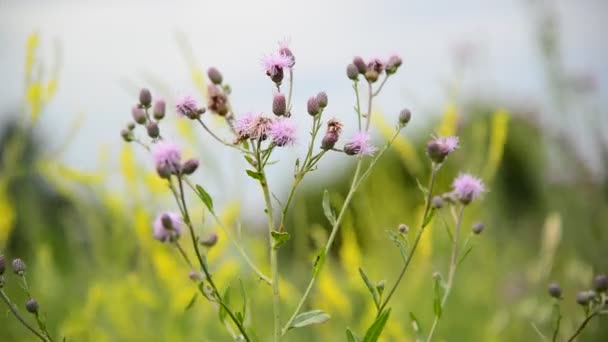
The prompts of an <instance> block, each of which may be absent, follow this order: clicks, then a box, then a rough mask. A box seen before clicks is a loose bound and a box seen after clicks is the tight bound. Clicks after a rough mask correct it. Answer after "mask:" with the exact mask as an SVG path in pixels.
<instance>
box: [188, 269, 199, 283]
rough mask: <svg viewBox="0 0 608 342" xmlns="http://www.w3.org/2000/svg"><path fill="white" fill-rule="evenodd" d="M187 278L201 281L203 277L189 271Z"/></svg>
mask: <svg viewBox="0 0 608 342" xmlns="http://www.w3.org/2000/svg"><path fill="white" fill-rule="evenodd" d="M188 278H190V280H193V281H201V280H203V276H202V275H201V273H200V272H196V271H190V273H188Z"/></svg>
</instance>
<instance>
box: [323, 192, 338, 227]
mask: <svg viewBox="0 0 608 342" xmlns="http://www.w3.org/2000/svg"><path fill="white" fill-rule="evenodd" d="M323 213H325V217H327V220H328V221H329V223H331V224H332V225H335V224H336V215H335V214H334V211H333V210H332V209H331V205H330V204H329V191H327V189H326V190H325V191H323Z"/></svg>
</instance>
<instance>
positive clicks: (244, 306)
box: [239, 279, 247, 321]
mask: <svg viewBox="0 0 608 342" xmlns="http://www.w3.org/2000/svg"><path fill="white" fill-rule="evenodd" d="M239 284H240V285H241V297H242V298H243V306H242V308H241V310H242V311H243V321H244V320H245V317H247V292H246V291H245V286H244V285H243V281H242V280H241V279H239Z"/></svg>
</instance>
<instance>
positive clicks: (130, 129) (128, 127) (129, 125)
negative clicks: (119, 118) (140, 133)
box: [127, 122, 135, 131]
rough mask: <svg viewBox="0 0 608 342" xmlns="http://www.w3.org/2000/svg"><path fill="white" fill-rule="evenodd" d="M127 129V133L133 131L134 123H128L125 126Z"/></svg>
mask: <svg viewBox="0 0 608 342" xmlns="http://www.w3.org/2000/svg"><path fill="white" fill-rule="evenodd" d="M127 129H128V130H129V131H132V130H134V129H135V122H129V123H128V124H127Z"/></svg>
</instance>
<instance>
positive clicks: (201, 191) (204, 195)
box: [196, 184, 213, 212]
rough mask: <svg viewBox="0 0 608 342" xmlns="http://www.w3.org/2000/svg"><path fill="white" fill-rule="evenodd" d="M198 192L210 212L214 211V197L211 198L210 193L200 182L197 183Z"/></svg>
mask: <svg viewBox="0 0 608 342" xmlns="http://www.w3.org/2000/svg"><path fill="white" fill-rule="evenodd" d="M196 194H197V195H198V197H199V198H200V199H201V201H203V203H204V204H205V206H206V207H207V209H209V211H210V212H213V199H212V198H211V196H210V195H209V193H208V192H207V191H205V189H203V187H202V186H200V185H198V184H196Z"/></svg>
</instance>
